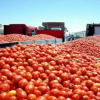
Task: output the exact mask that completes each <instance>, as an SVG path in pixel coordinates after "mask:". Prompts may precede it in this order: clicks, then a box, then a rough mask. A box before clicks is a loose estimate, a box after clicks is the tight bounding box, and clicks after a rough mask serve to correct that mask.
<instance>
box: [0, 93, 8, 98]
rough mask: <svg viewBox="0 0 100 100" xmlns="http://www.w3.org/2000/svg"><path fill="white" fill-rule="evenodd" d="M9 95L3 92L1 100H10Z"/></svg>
mask: <svg viewBox="0 0 100 100" xmlns="http://www.w3.org/2000/svg"><path fill="white" fill-rule="evenodd" d="M8 97H9V96H8V93H7V92H2V93H1V94H0V100H8Z"/></svg>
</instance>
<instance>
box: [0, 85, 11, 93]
mask: <svg viewBox="0 0 100 100" xmlns="http://www.w3.org/2000/svg"><path fill="white" fill-rule="evenodd" d="M9 90H10V86H9V85H8V84H7V83H2V84H1V85H0V93H2V92H8V91H9Z"/></svg>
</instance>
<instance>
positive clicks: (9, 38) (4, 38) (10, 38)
mask: <svg viewBox="0 0 100 100" xmlns="http://www.w3.org/2000/svg"><path fill="white" fill-rule="evenodd" d="M48 39H56V37H54V36H51V35H47V34H38V35H34V36H27V35H22V34H8V35H0V43H6V42H18V41H38V40H48Z"/></svg>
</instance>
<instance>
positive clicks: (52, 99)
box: [47, 96, 58, 100]
mask: <svg viewBox="0 0 100 100" xmlns="http://www.w3.org/2000/svg"><path fill="white" fill-rule="evenodd" d="M47 100H58V99H57V98H56V97H55V96H49V97H48V98H47Z"/></svg>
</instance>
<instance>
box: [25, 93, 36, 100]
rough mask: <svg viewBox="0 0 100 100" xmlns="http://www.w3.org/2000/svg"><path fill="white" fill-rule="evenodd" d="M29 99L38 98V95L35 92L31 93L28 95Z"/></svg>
mask: <svg viewBox="0 0 100 100" xmlns="http://www.w3.org/2000/svg"><path fill="white" fill-rule="evenodd" d="M27 99H28V100H36V95H34V94H29V95H28V97H27Z"/></svg>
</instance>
